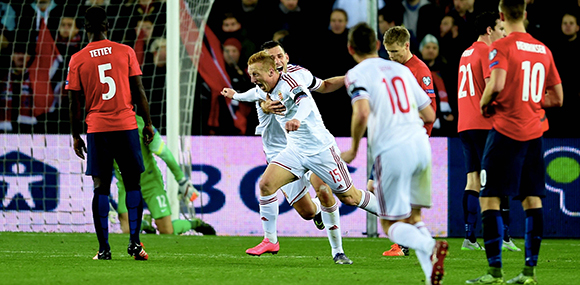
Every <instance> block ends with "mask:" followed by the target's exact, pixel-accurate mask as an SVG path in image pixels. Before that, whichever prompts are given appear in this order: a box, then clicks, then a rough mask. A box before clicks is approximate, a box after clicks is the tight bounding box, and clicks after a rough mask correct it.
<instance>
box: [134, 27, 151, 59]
mask: <svg viewBox="0 0 580 285" xmlns="http://www.w3.org/2000/svg"><path fill="white" fill-rule="evenodd" d="M153 29H154V23H153V19H152V18H151V17H143V18H142V19H140V20H138V21H137V22H136V23H135V34H136V35H137V39H136V40H135V43H134V45H133V49H134V50H135V54H136V55H137V60H138V61H139V64H140V65H141V66H143V64H145V63H148V64H151V63H152V62H153V59H152V58H151V53H148V52H147V51H149V48H150V47H149V46H150V44H151V38H152V36H153Z"/></svg>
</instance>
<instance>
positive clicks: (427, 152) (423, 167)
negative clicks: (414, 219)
mask: <svg viewBox="0 0 580 285" xmlns="http://www.w3.org/2000/svg"><path fill="white" fill-rule="evenodd" d="M374 167H375V170H374V171H375V173H374V177H375V180H374V182H373V186H374V187H375V195H376V196H377V200H378V203H379V213H378V216H379V218H381V219H385V220H392V221H395V220H401V219H405V218H408V217H409V216H410V215H411V209H412V208H429V207H431V146H430V145H429V141H428V140H423V139H420V140H413V141H409V142H407V143H405V144H404V145H400V146H398V147H395V148H392V149H389V150H388V151H385V152H383V153H381V154H379V156H377V158H376V159H375V164H374Z"/></svg>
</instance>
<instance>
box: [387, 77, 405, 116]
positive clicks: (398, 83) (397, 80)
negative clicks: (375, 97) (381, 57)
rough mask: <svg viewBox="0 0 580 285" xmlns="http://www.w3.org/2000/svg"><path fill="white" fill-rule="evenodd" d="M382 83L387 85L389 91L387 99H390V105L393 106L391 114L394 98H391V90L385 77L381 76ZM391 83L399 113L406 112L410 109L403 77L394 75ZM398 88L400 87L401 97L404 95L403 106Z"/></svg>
mask: <svg viewBox="0 0 580 285" xmlns="http://www.w3.org/2000/svg"><path fill="white" fill-rule="evenodd" d="M383 83H384V84H385V86H386V87H387V93H389V99H390V100H391V106H392V107H393V114H394V113H395V111H396V110H395V102H394V101H395V98H393V92H391V88H389V84H388V82H387V79H385V78H383ZM391 84H392V85H393V88H394V89H395V97H397V98H396V100H397V106H398V107H399V110H400V111H401V113H408V112H409V110H410V109H411V108H410V106H409V98H408V97H407V88H406V87H405V82H404V81H403V79H402V78H401V77H399V76H395V77H393V79H391ZM399 89H402V90H403V92H402V97H404V99H405V102H404V106H403V104H401V102H402V100H401V94H399V93H401V92H399Z"/></svg>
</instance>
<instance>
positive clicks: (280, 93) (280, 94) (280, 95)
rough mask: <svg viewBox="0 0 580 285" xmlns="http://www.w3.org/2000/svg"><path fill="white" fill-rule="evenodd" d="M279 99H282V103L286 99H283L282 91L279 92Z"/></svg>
mask: <svg viewBox="0 0 580 285" xmlns="http://www.w3.org/2000/svg"><path fill="white" fill-rule="evenodd" d="M278 98H280V101H282V99H284V98H283V97H282V91H280V90H278Z"/></svg>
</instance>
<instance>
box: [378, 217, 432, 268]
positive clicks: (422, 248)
mask: <svg viewBox="0 0 580 285" xmlns="http://www.w3.org/2000/svg"><path fill="white" fill-rule="evenodd" d="M421 224H422V225H421ZM417 225H419V226H420V227H423V228H425V229H426V227H425V224H424V223H422V222H420V223H417V224H415V225H411V224H407V223H403V222H396V223H394V224H393V225H392V226H391V227H390V228H389V239H390V240H391V241H392V242H394V243H398V244H404V245H406V246H408V247H410V248H412V249H414V250H415V254H416V255H417V259H419V263H420V264H421V268H422V269H423V272H424V273H425V277H426V278H431V272H432V271H433V265H432V264H431V254H432V253H433V247H434V246H435V240H434V239H433V238H432V237H431V235H430V234H428V235H426V234H425V232H427V233H428V232H429V231H428V230H420V229H419V228H418V227H417Z"/></svg>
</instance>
